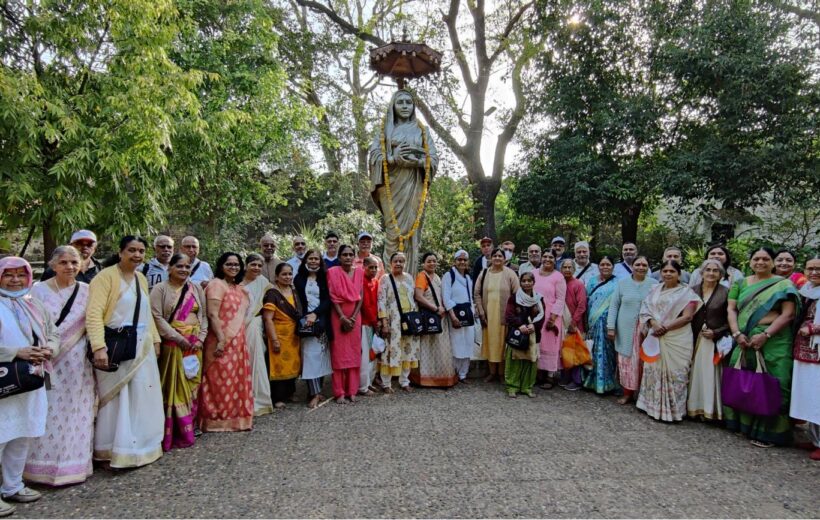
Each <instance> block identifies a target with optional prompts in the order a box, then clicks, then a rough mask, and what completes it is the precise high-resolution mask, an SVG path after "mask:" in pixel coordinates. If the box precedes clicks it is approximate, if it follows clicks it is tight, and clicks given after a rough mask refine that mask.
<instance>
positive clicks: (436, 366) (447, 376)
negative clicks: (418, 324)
mask: <svg viewBox="0 0 820 520" xmlns="http://www.w3.org/2000/svg"><path fill="white" fill-rule="evenodd" d="M428 276H429V275H428ZM428 280H429V282H431V283H432V287H431V285H430V283H428ZM416 287H417V288H418V289H421V290H422V291H424V299H425V300H426V301H427V302H428V303H429V304H430V305H436V299H437V300H438V303H439V305H441V306H442V307H443V306H444V304H443V302H444V295H443V293H442V290H441V289H442V285H441V278H439V276H438V275H437V274H435V273H433V275H432V276H430V277H429V278H428V277H427V276H425V273H424V272H420V273H419V274H418V276H416ZM432 291H435V296H436V298H435V299H434V298H433V292H432ZM449 321H450V320H449V318H448V317H447V315H445V316H444V318H442V319H441V324H442V328H443V329H444V330H443V331H442V333H441V334H428V335H426V336H422V337H421V339H420V341H419V368H418V370H417V371H416V370H414V371H413V372H412V373H411V374H410V380H411V381H413V382H414V383H416V384H418V385H420V386H438V387H447V386H453V385H455V384H456V383H457V382H458V376H456V372H455V366H454V365H453V347H452V345H451V344H450V327H449V326H448V325H447V324H448V322H449Z"/></svg>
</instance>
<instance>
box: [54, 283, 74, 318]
mask: <svg viewBox="0 0 820 520" xmlns="http://www.w3.org/2000/svg"><path fill="white" fill-rule="evenodd" d="M78 292H80V284H78V283H76V282H75V283H74V292H72V293H71V296H69V297H68V301H66V302H65V305H63V308H62V309H60V317H59V318H57V321H55V322H54V326H55V327H59V326H60V325H62V323H63V321H64V320H65V319H66V318H67V317H68V313H69V312H71V307H73V306H74V300H76V299H77V293H78Z"/></svg>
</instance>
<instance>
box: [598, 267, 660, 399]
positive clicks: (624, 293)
mask: <svg viewBox="0 0 820 520" xmlns="http://www.w3.org/2000/svg"><path fill="white" fill-rule="evenodd" d="M631 267H632V275H631V276H629V277H625V278H621V279H620V280H618V283H617V285H615V291H614V292H613V293H612V299H611V301H610V302H609V313H608V314H607V319H606V336H607V339H608V340H610V341H614V342H615V352H617V353H618V376H619V381H620V384H621V387H623V389H624V395H623V397H620V398H619V399H618V404H626V403H628V402H629V401H630V400H631V399H633V398H634V395H635V392H637V390H638V387H639V386H640V382H641V359H640V356H639V355H638V354H639V353H638V349H639V347H640V341H641V337H640V334H639V333H638V328H639V324H638V314H639V313H640V311H641V303H643V301H644V299H645V298H646V296H647V295H648V294H649V291H650V290H651V289H652V287H653V286H654V285H656V284H657V283H658V282H656V281H655V280H654V279H652V278H651V277H650V276H647V275H648V273H649V260H648V259H647V258H646V257H645V256H638V257H635V259H634V260H632V266H631Z"/></svg>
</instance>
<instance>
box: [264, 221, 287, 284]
mask: <svg viewBox="0 0 820 520" xmlns="http://www.w3.org/2000/svg"><path fill="white" fill-rule="evenodd" d="M259 249H260V250H261V251H262V258H264V259H265V263H264V264H262V276H264V277H265V278H267V279H268V281H269V282H270V283H276V266H277V265H279V264H280V263H281V262H282V261H281V260H279V259H278V258H276V256H275V255H274V253H276V241H275V240H274V239H273V236H271V235H270V234H269V233H265V235H264V236H263V237H262V238H260V239H259Z"/></svg>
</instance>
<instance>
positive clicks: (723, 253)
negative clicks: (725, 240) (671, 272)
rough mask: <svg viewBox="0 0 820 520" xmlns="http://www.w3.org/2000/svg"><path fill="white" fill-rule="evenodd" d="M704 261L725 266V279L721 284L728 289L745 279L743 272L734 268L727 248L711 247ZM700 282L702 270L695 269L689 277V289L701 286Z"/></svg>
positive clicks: (718, 245) (720, 246)
mask: <svg viewBox="0 0 820 520" xmlns="http://www.w3.org/2000/svg"><path fill="white" fill-rule="evenodd" d="M703 259H704V260H709V259H713V260H717V261H718V262H720V263H721V264H723V271H724V272H725V274H724V275H723V279H721V281H720V284H721V285H723V286H725V287H726V288H727V289H728V288H730V287H732V285H733V284H734V283H735V282H737V281H738V280H740V279H742V278H743V271H741V270H740V269H738V268H737V267H733V266H732V254H731V253H730V252H729V250H728V249H726V247H725V246H722V245H720V244H716V245H713V246H711V247H709V249H707V250H706V256H705V257H704V258H703ZM700 281H701V273H700V269H695V270H694V271H693V272H692V276H690V277H689V287H697V286H698V285H699V284H700Z"/></svg>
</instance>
